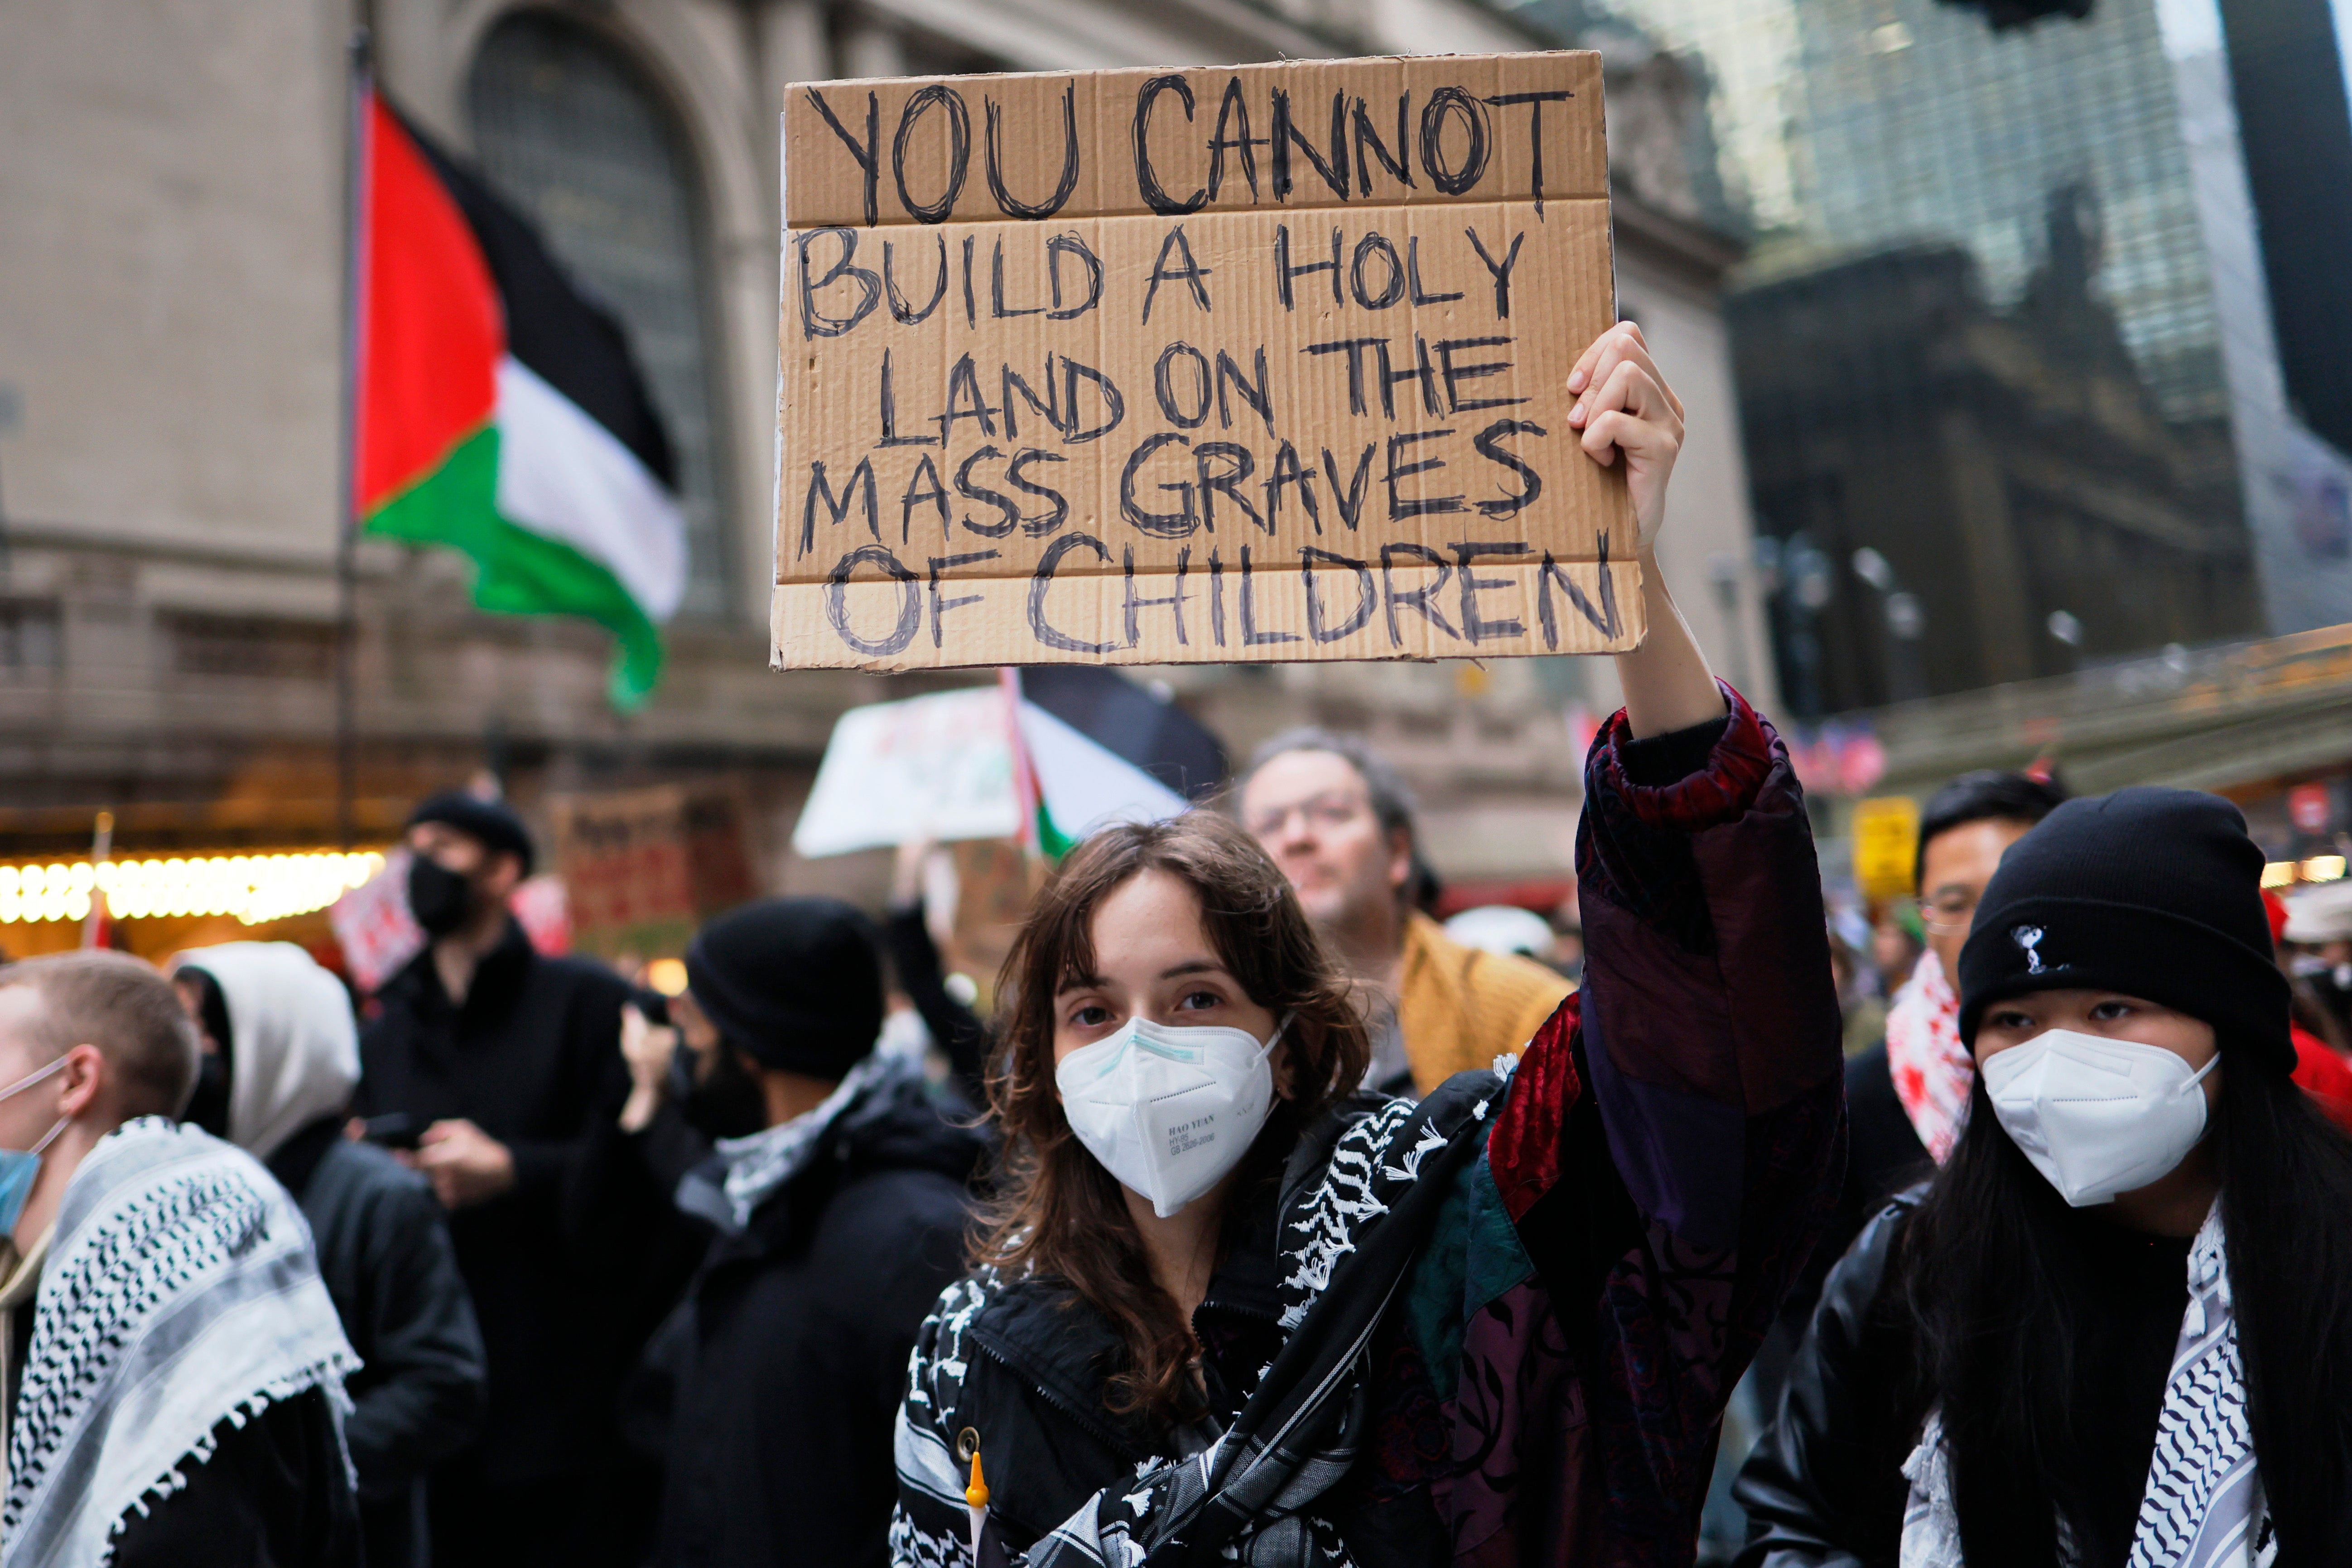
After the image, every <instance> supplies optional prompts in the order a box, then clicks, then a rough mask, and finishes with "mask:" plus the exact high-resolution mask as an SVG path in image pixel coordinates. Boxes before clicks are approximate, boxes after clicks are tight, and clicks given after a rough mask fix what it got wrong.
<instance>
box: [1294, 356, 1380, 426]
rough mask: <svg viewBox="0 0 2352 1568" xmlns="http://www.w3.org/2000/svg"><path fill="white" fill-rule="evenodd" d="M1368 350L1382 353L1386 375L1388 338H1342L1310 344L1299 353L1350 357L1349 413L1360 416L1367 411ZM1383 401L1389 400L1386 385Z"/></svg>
mask: <svg viewBox="0 0 2352 1568" xmlns="http://www.w3.org/2000/svg"><path fill="white" fill-rule="evenodd" d="M1366 349H1377V350H1379V351H1380V356H1381V371H1382V372H1383V373H1385V372H1386V371H1387V369H1388V367H1389V341H1388V339H1386V338H1341V339H1339V341H1338V342H1328V343H1308V344H1307V346H1306V347H1305V348H1303V349H1301V350H1299V351H1298V352H1299V353H1309V354H1318V355H1319V354H1339V353H1343V354H1346V355H1347V356H1348V412H1349V413H1350V414H1358V415H1360V414H1362V413H1363V412H1364V411H1365V407H1364V351H1365V350H1366ZM1387 400H1388V387H1387V384H1386V383H1382V384H1381V401H1382V402H1383V403H1385V402H1386V401H1387Z"/></svg>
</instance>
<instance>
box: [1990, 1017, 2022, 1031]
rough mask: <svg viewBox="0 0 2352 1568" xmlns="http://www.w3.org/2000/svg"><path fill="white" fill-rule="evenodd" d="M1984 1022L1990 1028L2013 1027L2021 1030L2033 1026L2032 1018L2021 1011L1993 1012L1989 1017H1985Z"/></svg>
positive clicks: (2006, 1028) (2004, 1028) (2005, 1028)
mask: <svg viewBox="0 0 2352 1568" xmlns="http://www.w3.org/2000/svg"><path fill="white" fill-rule="evenodd" d="M1985 1023H1986V1025H1987V1026H1989V1027H1991V1028H1995V1029H2003V1030H2008V1029H2015V1030H2019V1031H2024V1030H2029V1029H2031V1028H2032V1027H2033V1020H2032V1018H2031V1017H2030V1016H2027V1015H2025V1014H2023V1013H1995V1014H1994V1015H1993V1016H1991V1017H1990V1018H1987V1019H1986V1020H1985Z"/></svg>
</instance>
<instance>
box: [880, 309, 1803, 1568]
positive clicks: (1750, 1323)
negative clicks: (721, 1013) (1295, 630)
mask: <svg viewBox="0 0 2352 1568" xmlns="http://www.w3.org/2000/svg"><path fill="white" fill-rule="evenodd" d="M1569 390H1570V393H1571V394H1572V395H1578V396H1579V401H1578V403H1577V405H1576V407H1575V410H1574V412H1573V413H1572V415H1571V416H1570V424H1571V425H1572V426H1575V427H1576V428H1577V429H1578V430H1579V431H1580V434H1581V436H1582V439H1583V445H1584V447H1585V450H1586V451H1587V452H1588V453H1589V454H1590V455H1591V457H1592V458H1593V459H1594V460H1595V461H1597V462H1601V463H1603V464H1609V463H1613V462H1615V461H1617V460H1618V459H1619V458H1620V457H1621V456H1622V459H1623V461H1624V463H1625V465H1626V473H1627V477H1628V479H1629V480H1630V481H1631V487H1632V493H1633V505H1634V510H1635V514H1636V517H1637V518H1638V520H1639V521H1640V525H1641V537H1642V547H1643V558H1642V567H1643V591H1644V592H1645V593H1646V594H1647V595H1649V602H1648V606H1647V607H1648V610H1649V615H1650V623H1649V624H1650V627H1651V631H1650V636H1649V639H1648V641H1647V642H1646V643H1644V644H1643V647H1641V648H1640V649H1639V650H1638V651H1637V652H1634V653H1631V654H1627V655H1623V656H1622V657H1621V658H1619V660H1618V664H1619V668H1620V673H1621V676H1622V681H1623V685H1624V690H1625V696H1626V707H1625V710H1624V711H1623V712H1622V713H1620V714H1619V715H1618V716H1617V717H1616V719H1615V720H1614V721H1612V723H1611V724H1610V725H1608V726H1607V727H1606V728H1605V729H1604V731H1602V734H1601V738H1600V739H1599V740H1598V741H1597V742H1595V744H1594V746H1593V749H1592V752H1591V757H1590V758H1589V760H1588V762H1587V764H1586V774H1587V784H1586V787H1587V790H1588V792H1589V793H1588V798H1587V804H1586V810H1585V816H1584V826H1583V829H1582V833H1581V841H1580V846H1579V855H1578V859H1579V866H1580V877H1581V879H1582V882H1583V888H1584V908H1585V930H1586V934H1587V942H1588V944H1589V954H1590V956H1589V958H1588V962H1587V966H1586V970H1585V989H1584V991H1583V992H1582V994H1580V995H1579V996H1576V997H1571V998H1570V999H1569V1000H1568V1001H1566V1002H1564V1003H1563V1004H1561V1006H1560V1009H1559V1013H1558V1014H1556V1015H1555V1016H1553V1018H1552V1019H1551V1021H1550V1022H1549V1024H1547V1025H1546V1026H1544V1027H1543V1028H1542V1029H1541V1030H1540V1031H1538V1034H1537V1036H1536V1037H1535V1038H1534V1039H1533V1040H1532V1041H1530V1042H1529V1043H1528V1047H1527V1048H1526V1051H1525V1053H1524V1054H1523V1055H1522V1056H1520V1057H1519V1058H1502V1059H1500V1060H1498V1061H1497V1062H1496V1064H1495V1068H1494V1069H1493V1070H1491V1071H1476V1072H1466V1073H1463V1074H1460V1075H1458V1076H1456V1077H1455V1078H1454V1079H1450V1080H1449V1081H1448V1082H1446V1083H1445V1084H1444V1085H1443V1086H1441V1087H1440V1088H1439V1089H1437V1091H1436V1092H1435V1093H1433V1094H1432V1095H1430V1096H1429V1097H1428V1098H1427V1099H1426V1100H1422V1101H1421V1102H1419V1103H1418V1104H1412V1103H1409V1102H1406V1101H1402V1100H1391V1101H1382V1100H1377V1099H1375V1098H1371V1097H1367V1096H1363V1095H1360V1094H1357V1093H1355V1092H1354V1089H1355V1086H1356V1085H1357V1084H1358V1083H1359V1082H1360V1081H1361V1079H1362V1077H1363V1070H1364V1064H1365V1059H1366V1054H1367V1045H1366V1040H1365V1036H1364V1032H1363V1027H1362V1025H1361V1024H1360V1021H1359V1020H1358V1018H1357V1016H1356V1014H1355V1013H1354V1011H1353V1010H1352V1009H1351V1008H1350V1006H1349V1004H1348V1001H1347V999H1346V995H1345V993H1344V990H1343V986H1342V983H1341V981H1340V979H1339V973H1338V971H1337V969H1336V967H1335V966H1334V964H1333V963H1332V962H1331V960H1330V959H1329V958H1328V955H1327V954H1326V953H1324V952H1322V950H1321V949H1320V948H1319V946H1318V942H1317V939H1316V937H1315V935H1314V933H1313V931H1311V930H1310V928H1309V927H1308V925H1307V920H1306V917H1305V916H1304V914H1303V913H1302V912H1301V910H1300V909H1299V907H1298V904H1297V899H1296V898H1295V897H1294V896H1293V895H1292V893H1291V892H1290V891H1289V889H1288V887H1287V885H1286V883H1285V881H1284V879H1283V878H1282V875H1281V873H1280V872H1279V871H1277V870H1276V868H1275V867H1274V866H1273V864H1272V863H1271V862H1269V861H1268V860H1267V859H1266V858H1265V855H1264V853H1263V852H1262V851H1261V850H1259V849H1258V848H1257V847H1256V846H1255V843H1254V842H1253V841H1252V840H1251V839H1250V838H1249V837H1247V836H1246V835H1244V833H1242V832H1241V831H1240V830H1239V829H1238V828H1236V827H1234V826H1232V825H1231V824H1229V823H1227V822H1226V821H1224V820H1223V818H1221V817H1217V816H1211V815H1209V814H1206V813H1199V812H1196V813H1193V814H1192V815H1191V816H1184V817H1181V818H1179V819H1177V820H1175V821H1173V822H1169V823H1160V824H1153V825H1148V826H1120V827H1114V828H1110V829H1107V830H1105V831H1103V832H1102V833H1099V834H1097V836H1096V837H1093V838H1091V839H1089V840H1088V841H1087V843H1085V844H1084V845H1082V846H1081V847H1079V848H1078V849H1076V851H1075V852H1073V853H1072V854H1071V856H1070V857H1069V858H1068V859H1067V860H1066V861H1065V862H1064V864H1063V866H1062V868H1061V870H1060V872H1059V874H1058V875H1057V877H1056V878H1055V881H1054V882H1053V883H1052V884H1051V885H1050V886H1049V887H1048V888H1047V889H1046V890H1045V893H1044V895H1043V896H1042V897H1041V899H1040V900H1039V901H1038V904H1037V907H1036V909H1035V910H1034V912H1033V913H1032V915H1031V917H1030V920H1029V922H1028V924H1027V926H1026V927H1025V929H1024V931H1023V933H1022V936H1021V938H1020V941H1019V943H1018V945H1017V946H1016V947H1015V949H1014V952H1013V956H1012V957H1011V958H1010V959H1009V960H1008V961H1007V964H1006V971H1005V973H1006V981H1007V984H1006V986H1005V988H1004V989H1005V994H1006V998H1007V1000H1006V1003H1005V1006H1006V1013H1005V1020H1004V1021H1005V1034H1006V1048H1005V1052H1004V1055H1003V1060H1002V1065H1001V1067H1000V1069H999V1070H1000V1075H1001V1076H1000V1077H999V1078H998V1079H996V1080H995V1082H994V1083H993V1084H992V1100H993V1108H994V1113H995V1116H996V1118H997V1120H998V1121H999V1123H1000V1125H1001V1127H1002V1129H1003V1135H1004V1139H1005V1143H1006V1148H1007V1151H1008V1152H1007V1162H1008V1163H1007V1167H1006V1170H1005V1172H1004V1175H1003V1184H1002V1187H1001V1189H1000V1193H1001V1202H1000V1205H999V1207H998V1209H997V1211H996V1213H995V1215H994V1216H993V1221H994V1223H993V1226H992V1229H991V1231H990V1233H989V1234H988V1235H987V1237H985V1239H984V1240H983V1241H982V1244H981V1246H980V1248H979V1256H978V1264H979V1267H978V1268H977V1269H976V1270H975V1272H974V1273H973V1274H971V1276H970V1277H969V1278H967V1279H964V1280H962V1281H961V1282H960V1283H958V1284H957V1285H955V1286H953V1287H951V1288H950V1289H949V1290H948V1291H947V1293H946V1294H945V1295H944V1296H943V1297H942V1298H941V1299H940V1304H939V1308H938V1310H937V1311H936V1312H935V1314H934V1315H933V1317H932V1318H931V1320H930V1321H929V1322H928V1323H927V1324H926V1325H925V1327H924V1330H923V1332H922V1335H921V1337H920V1339H919V1342H918V1343H917V1346H916V1352H915V1356H914V1360H913V1363H912V1366H911V1368H910V1373H909V1387H908V1394H907V1400H906V1404H905V1406H904V1408H903V1410H902V1412H901V1416H900V1423H899V1429H898V1471H899V1507H898V1516H897V1518H896V1520H895V1521H894V1523H893V1527H892V1532H891V1550H892V1555H893V1558H894V1559H895V1561H897V1562H898V1563H903V1564H923V1565H926V1568H929V1565H932V1564H940V1563H979V1564H989V1565H993V1564H999V1563H1003V1564H1015V1563H1021V1564H1026V1565H1027V1568H1076V1565H1081V1564H1087V1565H1091V1564H1112V1563H1116V1564H1120V1565H1126V1564H1130V1563H1140V1562H1147V1561H1148V1562H1151V1563H1179V1562H1181V1563H1213V1562H1217V1561H1233V1560H1236V1559H1237V1560H1239V1561H1243V1562H1249V1563H1286V1564H1301V1565H1306V1564H1339V1563H1354V1564H1360V1565H1363V1568H1372V1565H1375V1564H1390V1563H1395V1564H1405V1563H1436V1562H1456V1561H1467V1562H1476V1563H1518V1562H1522V1561H1545V1562H1570V1563H1622V1562H1635V1561H1639V1562H1650V1561H1657V1562H1664V1563H1671V1562H1675V1561H1682V1562H1687V1561H1689V1557H1690V1553H1691V1551H1692V1549H1693V1537H1694V1533H1695V1528H1696V1518H1697V1511H1698V1507H1699V1503H1700V1500H1701V1497H1702V1494H1703V1493H1704V1491H1705V1489H1706V1482H1707V1477H1708V1473H1709V1468H1710V1464H1711V1461H1712V1459H1713V1457H1714V1448H1715V1433H1716V1426H1717V1418H1718V1416H1719V1414H1720V1411H1721V1408H1722V1405H1723V1402H1724V1400H1725V1398H1726V1397H1727V1395H1728V1394H1729V1393H1730V1390H1731V1387H1732V1385H1733V1384H1734V1383H1736V1382H1737V1381H1738V1376H1739V1373H1740V1372H1741V1369H1742V1368H1743V1367H1744V1366H1745V1365H1746V1364H1747V1362H1748V1357H1749V1356H1750V1355H1751V1353H1752V1352H1754V1349H1755V1347H1756V1344H1757V1342H1758V1341H1759V1338H1760V1337H1761V1335H1762V1333H1763V1331H1764V1330H1765V1328H1766V1327H1767V1326H1768V1325H1769V1322H1770V1321H1771V1317H1772V1313H1773V1310H1774V1307H1775V1305H1776V1304H1777V1302H1778V1300H1779V1298H1780V1293H1781V1292H1782V1290H1783V1289H1785V1288H1786V1286H1787V1284H1788V1282H1789V1280H1790V1278H1791V1276H1792V1274H1793V1272H1794V1270H1795V1269H1796V1268H1797V1267H1798V1266H1799V1265H1800V1264H1801V1262H1802V1260H1803V1255H1804V1251H1805V1247H1806V1243H1807V1239H1808V1237H1809V1236H1810V1233H1811V1230H1812V1229H1813V1228H1814V1227H1815V1226H1817V1225H1818V1224H1819V1221H1820V1215H1821V1211H1822V1208H1823V1206H1824V1205H1826V1203H1827V1202H1828V1200H1829V1197H1830V1195H1831V1193H1832V1187H1833V1177H1834V1172H1833V1166H1834V1163H1835V1161H1834V1158H1833V1152H1834V1150H1835V1148H1836V1144H1837V1141H1838V1129H1839V1122H1840V1117H1841V1114H1842V1105H1841V1085H1842V1079H1841V1075H1840V1066H1841V1061H1840V1055H1839V1026H1838V1009H1837V1000H1836V997H1835V995H1834V994H1832V987H1831V984H1830V971H1829V954H1828V952H1827V947H1826V942H1825V938H1824V936H1823V934H1822V932H1823V922H1822V914H1821V905H1820V892H1819V884H1818V881H1817V878H1816V871H1815V868H1814V862H1813V854H1812V846H1811V837H1810V834H1809V831H1808V828H1807V825H1806V818H1805V811H1804V805H1803V801H1802V799H1801V795H1800V792H1799V789H1798V786H1797V783H1796V779H1795V777H1794V775H1793V774H1792V773H1791V772H1790V766H1789V763H1788V759H1787V755H1786V753H1785V752H1783V751H1782V750H1781V748H1780V744H1779V742H1777V740H1776V739H1775V737H1774V735H1773V732H1772V731H1771V729H1770V727H1769V725H1767V724H1766V723H1765V722H1764V721H1763V720H1761V719H1760V718H1759V717H1758V716H1757V715H1756V713H1755V712H1754V711H1753V710H1750V709H1749V708H1748V706H1747V704H1746V703H1744V702H1742V701H1741V700H1739V699H1738V697H1737V696H1734V695H1731V694H1730V693H1729V692H1728V689H1727V688H1724V687H1722V686H1720V685H1718V684H1717V681H1716V680H1715V679H1714V677H1713V676H1712V675H1711V674H1709V672H1708V670H1707V667H1706V660H1705V658H1703V656H1702V655H1701V654H1700V652H1699V650H1698V648H1697V647H1696V644H1694V643H1693V642H1692V640H1691V637H1690V635H1689V633H1688V631H1687V630H1686V629H1685V626H1684V625H1683V623H1682V621H1681V619H1680V617H1679V616H1677V615H1676V614H1675V608H1674V605H1673V602H1672V601H1671V600H1670V599H1669V598H1668V597H1667V595H1666V592H1665V589H1664V584H1662V583H1661V582H1660V580H1659V578H1658V576H1657V567H1656V563H1655V559H1654V555H1653V554H1652V553H1651V551H1650V546H1651V544H1652V542H1653V541H1654V537H1655V535H1656V531H1657V528H1658V524H1659V521H1660V519H1661V517H1662V516H1663V514H1664V505H1665V492H1666V481H1667V478H1668V476H1669V474H1670V473H1671V471H1672V469H1673V467H1674V462H1675V453H1676V451H1677V449H1678V448H1679V447H1680V445H1681V441H1682V432H1683V426H1682V409H1681V405H1679V403H1678V402H1677V401H1676V400H1675V396H1674V395H1673V394H1672V393H1671V392H1669V391H1668V390H1667V388H1666V386H1665V384H1664V380H1663V379H1662V378H1661V377H1660V376H1659V374H1658V372H1657V369H1656V367H1655V365H1654V364H1653V363H1651V359H1650V355H1649V353H1648V350H1647V349H1646V347H1645V346H1644V345H1643V342H1642V336H1641V333H1640V331H1638V330H1637V329H1635V328H1634V327H1633V326H1632V325H1630V324H1624V325H1620V326H1618V327H1616V328H1614V329H1612V331H1610V332H1608V333H1607V334H1606V335H1604V336H1603V337H1602V338H1601V340H1600V341H1599V342H1596V343H1594V344H1593V345H1592V347H1591V349H1590V350H1589V351H1588V352H1587V353H1585V355H1584V356H1583V357H1582V359H1581V360H1580V362H1579V363H1578V365H1577V367H1576V372H1575V374H1574V375H1573V376H1571V378H1570V383H1569Z"/></svg>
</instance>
